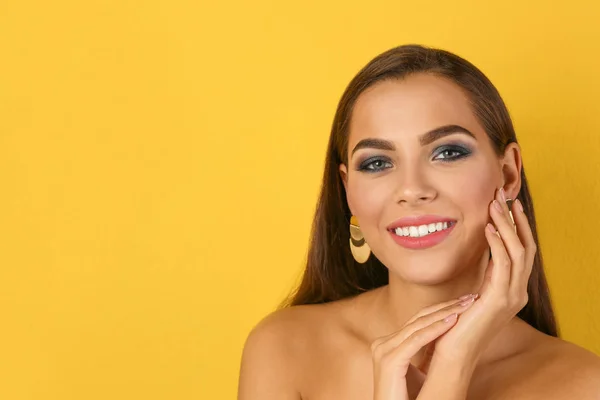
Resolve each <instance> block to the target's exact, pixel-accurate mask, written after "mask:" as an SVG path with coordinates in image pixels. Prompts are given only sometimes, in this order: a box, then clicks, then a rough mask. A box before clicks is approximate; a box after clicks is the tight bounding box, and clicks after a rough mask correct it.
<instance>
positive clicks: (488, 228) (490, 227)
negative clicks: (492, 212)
mask: <svg viewBox="0 0 600 400" xmlns="http://www.w3.org/2000/svg"><path fill="white" fill-rule="evenodd" d="M487 230H488V231H490V232H492V233H496V228H494V226H493V225H492V224H490V223H489V222H488V224H487Z"/></svg>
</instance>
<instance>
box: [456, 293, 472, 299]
mask: <svg viewBox="0 0 600 400" xmlns="http://www.w3.org/2000/svg"><path fill="white" fill-rule="evenodd" d="M469 297H473V293H469V294H465V295H464V296H460V297H459V298H458V299H459V300H464V299H468V298H469Z"/></svg>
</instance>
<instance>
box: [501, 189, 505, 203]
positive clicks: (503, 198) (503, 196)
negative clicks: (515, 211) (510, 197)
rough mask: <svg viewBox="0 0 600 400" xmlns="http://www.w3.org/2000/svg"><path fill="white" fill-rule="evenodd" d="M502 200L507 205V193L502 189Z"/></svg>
mask: <svg viewBox="0 0 600 400" xmlns="http://www.w3.org/2000/svg"><path fill="white" fill-rule="evenodd" d="M500 198H501V199H502V201H503V202H505V203H506V193H504V188H500Z"/></svg>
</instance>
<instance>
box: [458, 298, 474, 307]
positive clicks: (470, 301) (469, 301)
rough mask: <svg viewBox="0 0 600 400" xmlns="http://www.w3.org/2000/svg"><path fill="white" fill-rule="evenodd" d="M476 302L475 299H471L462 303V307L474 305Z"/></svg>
mask: <svg viewBox="0 0 600 400" xmlns="http://www.w3.org/2000/svg"><path fill="white" fill-rule="evenodd" d="M474 301H475V297H471V298H469V299H467V300H465V301H463V302H462V303H460V305H461V306H463V307H464V306H468V305H469V304H471V303H473V302H474Z"/></svg>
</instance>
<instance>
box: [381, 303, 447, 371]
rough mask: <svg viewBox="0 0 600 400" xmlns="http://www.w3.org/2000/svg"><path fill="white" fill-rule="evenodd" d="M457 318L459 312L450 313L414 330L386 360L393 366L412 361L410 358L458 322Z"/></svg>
mask: <svg viewBox="0 0 600 400" xmlns="http://www.w3.org/2000/svg"><path fill="white" fill-rule="evenodd" d="M457 320H458V314H456V313H454V314H450V315H448V316H447V317H446V318H444V319H442V320H439V321H436V322H434V323H433V324H431V325H428V326H426V327H424V328H422V329H419V330H417V331H415V332H413V333H412V334H411V335H410V336H409V337H407V338H406V340H404V341H403V342H402V343H401V344H400V345H399V346H396V347H395V348H394V349H393V350H392V351H391V352H390V353H388V355H387V356H386V361H387V362H389V363H391V365H392V366H399V365H401V364H402V363H406V362H410V359H411V358H412V357H414V356H415V354H417V353H418V352H419V350H421V349H422V348H423V347H425V346H427V345H428V344H429V343H431V342H433V341H434V340H436V339H437V338H439V337H440V336H442V335H443V334H444V333H446V332H448V331H449V330H450V328H452V327H453V326H454V325H455V324H456V321H457Z"/></svg>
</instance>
